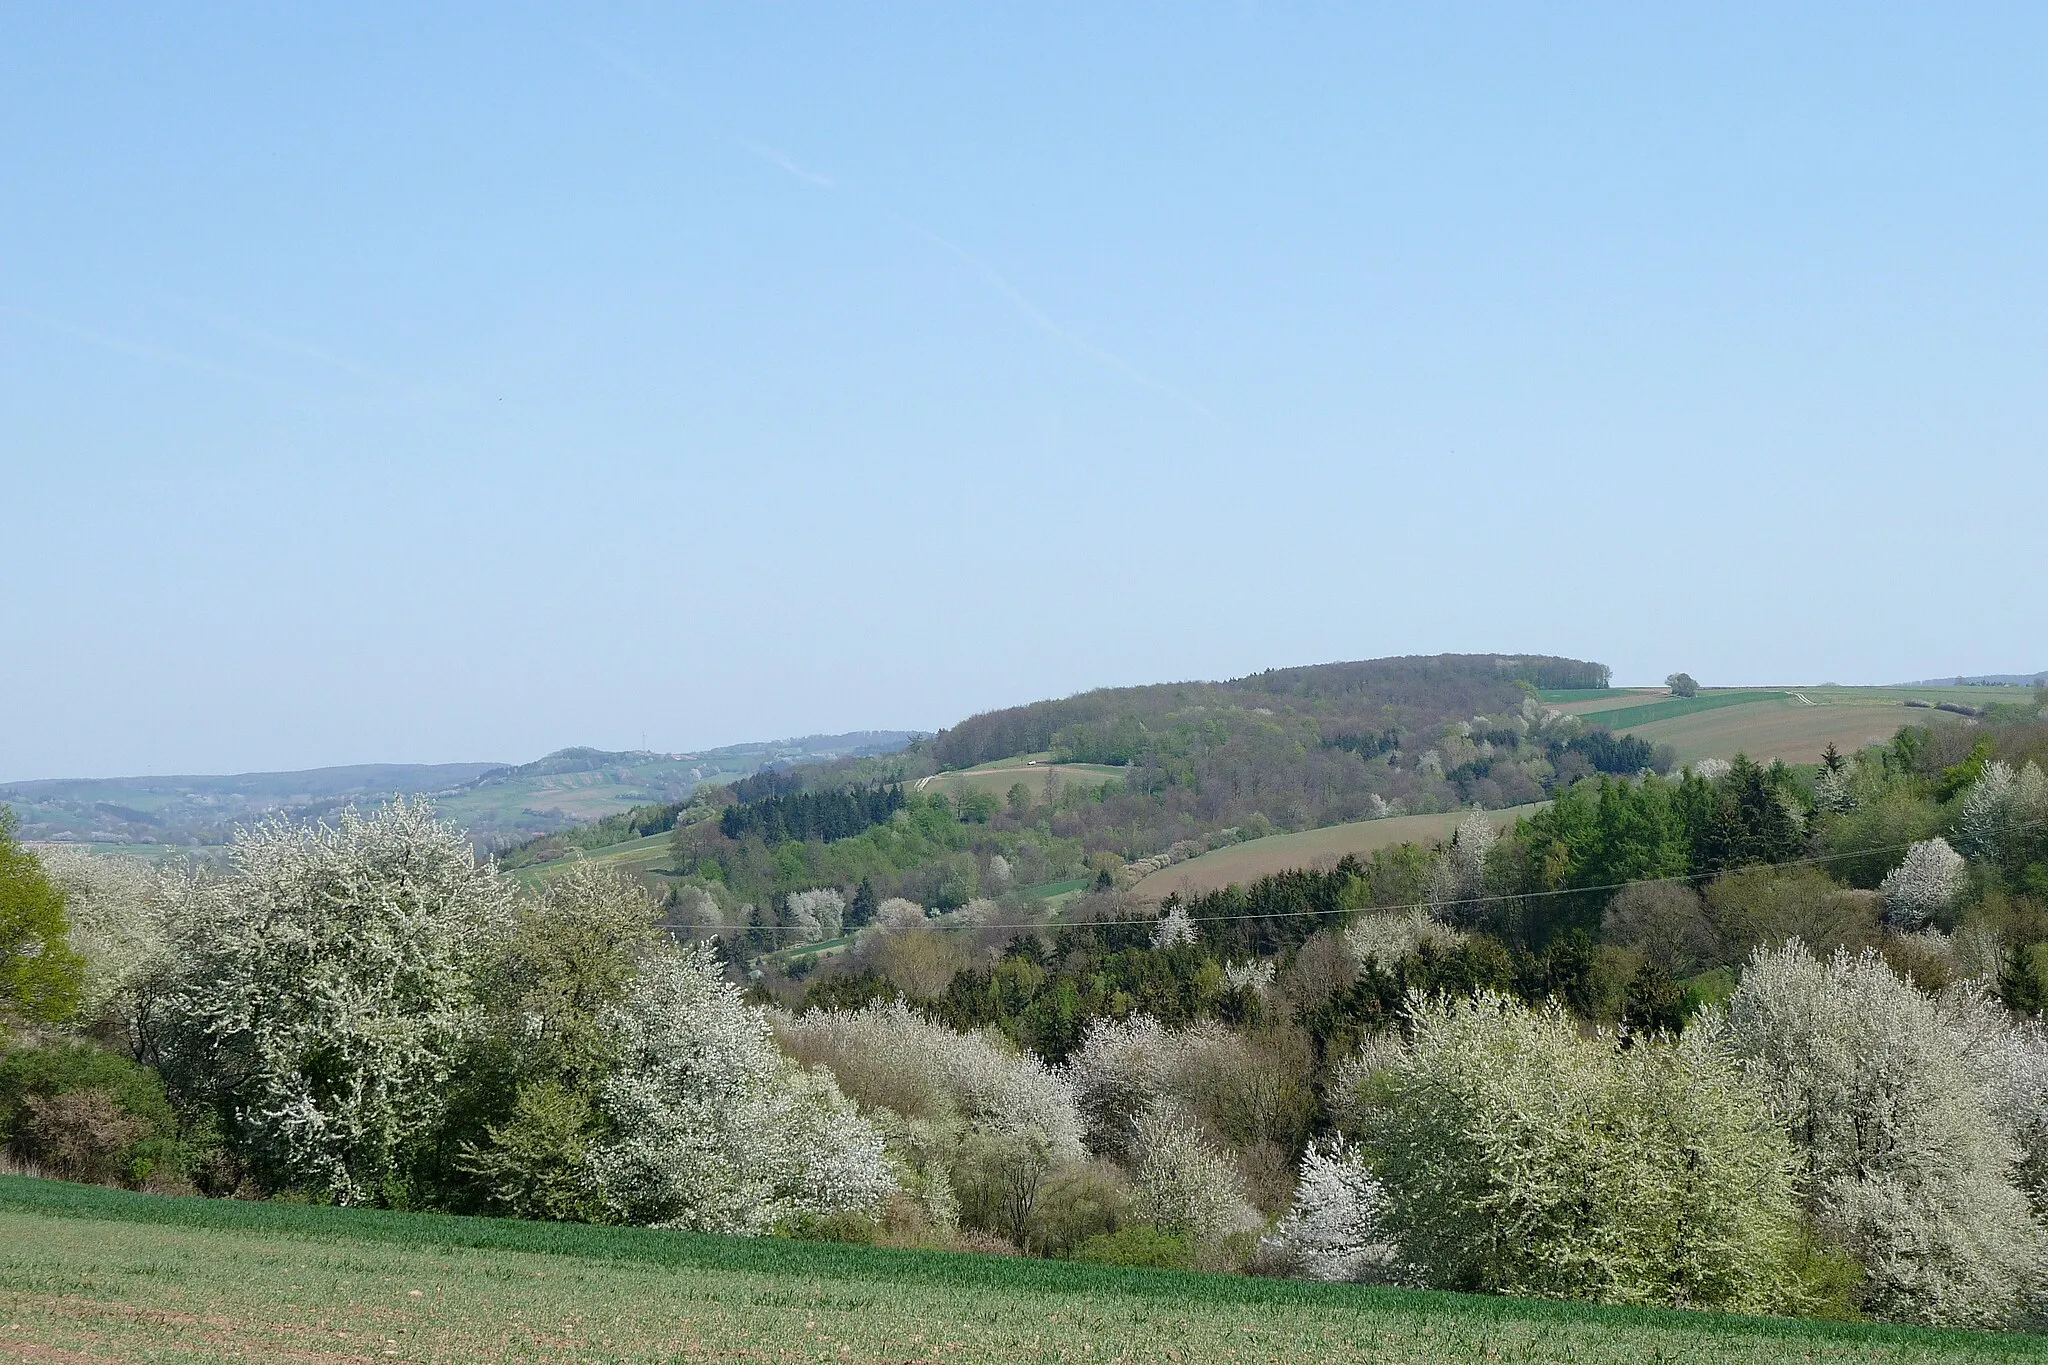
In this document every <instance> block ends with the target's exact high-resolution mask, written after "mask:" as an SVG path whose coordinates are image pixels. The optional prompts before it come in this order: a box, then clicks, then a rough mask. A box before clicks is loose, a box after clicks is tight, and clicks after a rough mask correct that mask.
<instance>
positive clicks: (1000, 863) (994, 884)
mask: <svg viewBox="0 0 2048 1365" xmlns="http://www.w3.org/2000/svg"><path fill="white" fill-rule="evenodd" d="M1016 880H1017V874H1016V873H1015V872H1014V871H1012V870H1011V868H1010V860H1009V859H1008V858H1005V857H1004V856H1003V855H1002V854H1000V853H991V854H990V855H989V859H988V872H987V873H986V874H985V875H984V876H983V877H982V883H983V885H985V886H987V887H988V889H989V890H991V891H993V892H995V893H996V894H997V895H998V896H1000V895H1002V894H1003V893H1004V892H1005V891H1008V890H1009V889H1010V887H1011V886H1012V885H1013V884H1014V883H1015V882H1016Z"/></svg>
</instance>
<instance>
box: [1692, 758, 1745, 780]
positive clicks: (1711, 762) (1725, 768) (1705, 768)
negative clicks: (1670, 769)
mask: <svg viewBox="0 0 2048 1365" xmlns="http://www.w3.org/2000/svg"><path fill="white" fill-rule="evenodd" d="M1734 771H1735V764H1734V763H1733V762H1731V761H1730V760H1728V759H1725V758H1703V759H1701V760H1700V761H1699V762H1697V763H1695V764H1693V765H1692V775H1693V776H1694V777H1697V778H1702V779H1704V780H1706V781H1708V782H1718V781H1720V780H1721V779H1722V778H1724V777H1726V776H1728V774H1729V773H1731V772H1734Z"/></svg>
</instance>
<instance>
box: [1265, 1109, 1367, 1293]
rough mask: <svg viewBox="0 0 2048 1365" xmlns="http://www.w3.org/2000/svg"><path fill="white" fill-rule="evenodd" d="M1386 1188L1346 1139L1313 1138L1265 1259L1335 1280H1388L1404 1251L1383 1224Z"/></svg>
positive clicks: (1293, 1270) (1317, 1277)
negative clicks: (1401, 1251) (1320, 1139)
mask: <svg viewBox="0 0 2048 1365" xmlns="http://www.w3.org/2000/svg"><path fill="white" fill-rule="evenodd" d="M1385 1204H1386V1189H1385V1187H1384V1186H1382V1185H1381V1184H1380V1182H1379V1179H1378V1177H1376V1176H1374V1175H1373V1173H1372V1171H1371V1169H1370V1168H1368V1167H1367V1166H1366V1164H1365V1161H1364V1158H1363V1155H1362V1154H1361V1153H1360V1152H1359V1150H1358V1149H1357V1147H1355V1146H1353V1145H1352V1144H1350V1143H1347V1142H1341V1141H1337V1142H1322V1143H1312V1144H1311V1145H1310V1146H1309V1149H1308V1151H1307V1152H1306V1153H1304V1154H1303V1156H1302V1160H1301V1181H1300V1183H1299V1184H1297V1185H1296V1186H1295V1190H1294V1203H1293V1205H1292V1206H1291V1207H1290V1208H1289V1209H1288V1210H1287V1216H1286V1217H1285V1218H1282V1219H1281V1220H1280V1224H1279V1226H1278V1227H1276V1228H1274V1229H1273V1231H1272V1232H1271V1233H1270V1234H1268V1236H1267V1237H1266V1239H1265V1240H1264V1241H1263V1242H1262V1243H1261V1244H1260V1248H1259V1249H1260V1251H1261V1253H1263V1257H1262V1258H1263V1259H1267V1260H1268V1261H1269V1263H1277V1264H1278V1265H1280V1266H1282V1267H1284V1268H1285V1269H1286V1270H1288V1271H1289V1272H1290V1273H1292V1274H1296V1275H1300V1276H1302V1277H1304V1278H1306V1279H1311V1280H1326V1281H1330V1282H1333V1283H1343V1282H1351V1283H1361V1282H1362V1283H1370V1284H1390V1283H1393V1282H1395V1281H1396V1280H1397V1279H1398V1278H1400V1275H1399V1268H1400V1253H1399V1250H1398V1249H1397V1248H1396V1247H1395V1246H1394V1244H1393V1243H1392V1242H1391V1241H1389V1240H1388V1239H1387V1237H1386V1234H1385V1231H1384V1229H1383V1228H1382V1226H1381V1221H1382V1210H1383V1208H1384V1207H1385Z"/></svg>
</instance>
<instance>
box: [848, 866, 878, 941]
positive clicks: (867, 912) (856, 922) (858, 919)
mask: <svg viewBox="0 0 2048 1365" xmlns="http://www.w3.org/2000/svg"><path fill="white" fill-rule="evenodd" d="M880 904H881V901H880V900H878V899H877V898H876V896H875V884H874V883H873V882H872V881H870V880H868V879H867V878H866V877H862V878H861V879H860V888H859V889H858V890H857V891H855V892H854V893H853V904H851V905H849V906H847V907H846V927H847V928H849V929H858V928H860V927H861V926H862V925H865V924H872V923H874V920H875V907H876V906H878V905H880Z"/></svg>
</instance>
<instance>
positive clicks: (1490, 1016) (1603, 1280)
mask: <svg viewBox="0 0 2048 1365" xmlns="http://www.w3.org/2000/svg"><path fill="white" fill-rule="evenodd" d="M1408 1013H1409V1020H1410V1024H1411V1026H1412V1029H1413V1032H1414V1037H1413V1041H1412V1043H1411V1044H1410V1045H1409V1046H1408V1047H1407V1048H1405V1049H1401V1050H1400V1051H1398V1052H1397V1053H1394V1054H1392V1055H1391V1056H1390V1057H1389V1058H1387V1059H1386V1061H1387V1064H1386V1065H1385V1066H1384V1069H1382V1070H1380V1071H1379V1072H1378V1074H1377V1075H1376V1077H1375V1078H1374V1083H1373V1090H1374V1094H1373V1096H1372V1097H1371V1098H1372V1102H1371V1103H1370V1104H1366V1105H1362V1106H1359V1107H1360V1110H1361V1112H1360V1113H1359V1115H1358V1119H1359V1125H1360V1129H1361V1140H1362V1144H1363V1146H1364V1149H1365V1151H1366V1153H1367V1158H1368V1160H1369V1162H1370V1165H1371V1167H1372V1169H1373V1172H1374V1174H1376V1175H1377V1176H1378V1177H1379V1179H1380V1180H1381V1182H1382V1183H1383V1185H1384V1189H1385V1201H1384V1204H1383V1206H1382V1208H1381V1212H1380V1224H1379V1226H1380V1227H1381V1228H1382V1229H1383V1230H1384V1233H1385V1236H1386V1238H1387V1240H1389V1241H1391V1242H1392V1243H1393V1244H1395V1245H1396V1246H1398V1247H1399V1248H1400V1259H1401V1261H1403V1262H1405V1263H1407V1264H1409V1265H1412V1266H1413V1267H1414V1269H1415V1272H1416V1274H1417V1276H1418V1277H1419V1278H1420V1279H1422V1280H1423V1281H1424V1282H1426V1283H1428V1284H1430V1285H1433V1286H1435V1287H1439V1288H1447V1289H1463V1290H1475V1291H1481V1292H1488V1293H1503V1294H1521V1295H1530V1296H1537V1297H1547V1298H1576V1299H1592V1300H1596V1301H1600V1302H1606V1303H1636V1304H1687V1305H1693V1306H1700V1307H1709V1306H1711V1307H1720V1308H1727V1309H1734V1310H1740V1311H1760V1310H1770V1309H1773V1308H1776V1307H1778V1306H1780V1305H1782V1304H1783V1303H1784V1302H1785V1301H1786V1298H1787V1293H1788V1283H1789V1269H1788V1267H1789V1254H1790V1251H1791V1248H1792V1245H1793V1243H1794V1241H1795V1239H1796V1228H1797V1219H1796V1207H1795V1205H1794V1201H1793V1183H1792V1176H1793V1162H1792V1153H1791V1149H1790V1147H1789V1145H1788V1143H1787V1142H1786V1140H1785V1137H1784V1135H1783V1134H1782V1133H1781V1132H1780V1131H1779V1130H1778V1128H1777V1126H1776V1125H1775V1123H1773V1121H1772V1117H1771V1114H1770V1111H1769V1110H1768V1108H1767V1107H1766V1106H1765V1104H1764V1103H1763V1100H1762V1098H1761V1096H1759V1095H1758V1094H1757V1093H1756V1091H1755V1089H1754V1088H1753V1087H1752V1086H1751V1085H1750V1084H1749V1083H1748V1082H1747V1080H1746V1078H1745V1076H1744V1075H1743V1072H1742V1070H1741V1068H1740V1066H1739V1065H1738V1064H1737V1062H1736V1061H1735V1059H1734V1058H1733V1057H1732V1056H1731V1055H1730V1053H1729V1052H1728V1051H1727V1049H1726V1048H1725V1047H1724V1046H1723V1045H1722V1044H1721V1042H1720V1040H1718V1039H1717V1038H1716V1037H1714V1036H1712V1035H1711V1034H1697V1033H1694V1032H1690V1031H1689V1032H1688V1034H1687V1035H1686V1036H1685V1038H1684V1039H1682V1040H1680V1041H1679V1042H1668V1041H1658V1040H1654V1039H1646V1038H1640V1037H1639V1038H1635V1039H1633V1040H1632V1041H1631V1046H1629V1047H1628V1048H1626V1049H1624V1048H1621V1047H1619V1046H1617V1042H1616V1040H1615V1039H1614V1038H1613V1037H1611V1036H1605V1035H1595V1036H1591V1037H1589V1036H1587V1035H1586V1034H1585V1033H1583V1032H1582V1031H1581V1030H1580V1028H1579V1025H1578V1023H1577V1021H1576V1020H1574V1019H1573V1018H1572V1017H1571V1016H1570V1015H1568V1014H1567V1013H1566V1012H1565V1011H1564V1010H1563V1009H1562V1008H1561V1007H1559V1006H1557V1005H1556V1004H1555V1003H1554V1002H1553V1003H1552V1004H1551V1005H1549V1006H1547V1007H1545V1008H1543V1009H1539V1010H1532V1009H1530V1008H1528V1007H1527V1006H1524V1005H1522V1004H1521V1003H1519V1002H1517V1001H1515V1000H1512V999H1508V998H1506V997H1502V996H1498V995H1493V994H1489V993H1482V994H1479V995H1476V996H1473V997H1469V998H1466V999H1463V1000H1448V999H1443V998H1438V999H1427V998H1424V997H1422V996H1420V995H1416V996H1412V997H1411V998H1410V1001H1409V1006H1408Z"/></svg>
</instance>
